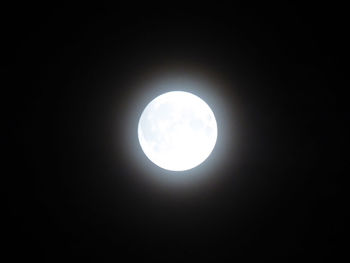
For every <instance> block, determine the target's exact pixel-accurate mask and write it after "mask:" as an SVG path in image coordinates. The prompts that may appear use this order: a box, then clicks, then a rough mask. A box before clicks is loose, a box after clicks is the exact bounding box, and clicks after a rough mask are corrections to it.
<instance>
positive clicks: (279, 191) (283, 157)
mask: <svg viewBox="0 0 350 263" xmlns="http://www.w3.org/2000/svg"><path fill="white" fill-rule="evenodd" d="M342 10H344V7H343V6H337V5H336V4H333V5H332V6H330V5H322V4H320V3H317V4H314V3H311V2H310V3H308V4H305V3H302V4H293V3H288V2H285V3H283V4H277V5H276V4H265V3H260V4H258V5H256V4H253V3H246V4H242V3H239V2H234V3H233V4H231V5H223V6H220V5H219V4H217V5H209V4H208V5H206V4H204V3H201V4H198V5H190V4H188V3H187V4H181V3H176V2H174V3H167V4H162V5H161V4H155V5H150V4H144V5H142V6H141V5H140V4H137V3H134V4H130V5H128V6H126V5H118V4H114V5H108V6H107V5H105V6H104V5H99V6H95V5H87V4H84V5H81V6H78V5H76V6H72V5H71V4H62V3H60V4H57V6H56V5H50V6H45V5H41V4H37V5H32V4H30V5H29V4H28V5H27V6H21V5H20V4H18V6H8V7H5V8H4V9H3V11H2V12H3V13H4V15H3V16H2V27H3V32H2V36H3V42H4V43H5V44H6V48H4V50H3V51H4V53H5V59H4V60H3V61H5V63H7V64H6V65H5V67H4V68H3V72H4V73H5V75H6V76H5V79H6V80H8V81H6V85H4V86H5V88H4V90H3V91H2V95H3V96H2V100H3V103H2V105H3V107H4V109H3V111H2V112H3V114H4V119H5V123H6V128H5V129H4V136H3V138H4V139H3V140H2V144H3V145H4V146H5V151H6V156H7V158H5V165H4V173H3V174H2V188H3V190H4V192H5V195H6V197H5V209H3V211H4V212H5V216H4V217H5V219H6V223H5V224H4V225H3V233H4V234H3V235H2V237H3V240H5V243H6V245H5V246H4V247H3V249H4V250H5V251H6V253H5V254H6V255H9V256H10V257H11V258H12V259H13V260H14V261H16V260H18V259H19V258H27V259H30V258H35V259H36V260H37V261H39V262H55V261H57V262H61V261H62V260H64V261H70V260H74V261H76V260H84V261H93V262H97V261H98V262H101V261H102V262H103V261H108V262H109V261H111V260H125V259H126V258H129V259H133V258H136V259H140V260H146V259H159V260H162V261H163V262H166V261H169V260H176V261H180V260H181V261H182V260H200V259H209V260H213V261H215V260H219V259H223V258H231V259H238V258H241V257H244V258H245V259H246V261H249V260H250V259H252V258H256V259H259V260H261V261H270V260H273V259H278V260H282V261H295V260H296V259H299V260H300V259H305V258H308V259H312V260H315V259H316V258H317V259H326V258H327V257H328V256H331V257H332V258H333V259H334V258H336V257H340V255H341V254H342V251H343V249H344V247H345V246H344V245H343V242H342V233H343V231H344V225H345V220H344V217H343V210H345V209H346V206H345V202H344V201H343V196H342V192H341V190H340V185H341V178H342V176H343V175H345V173H344V172H343V171H344V169H345V164H344V163H345V160H346V159H345V158H346V156H347V153H346V152H345V150H344V149H343V145H345V143H346V142H347V140H348V139H347V138H345V135H347V134H346V132H345V122H344V121H343V117H344V116H345V114H344V112H345V111H344V108H345V104H344V102H342V101H344V100H343V99H341V98H342V97H343V96H342V95H341V92H342V89H344V88H345V85H344V84H343V81H342V78H343V77H344V70H343V68H342V67H341V66H340V58H341V57H342V56H343V55H344V54H343V53H342V51H341V50H342V48H343V47H345V44H344V41H345V36H346V30H345V26H344V23H345V16H344V12H343V11H342ZM173 62H176V64H177V65H180V66H181V65H191V66H192V67H194V68H195V67H200V68H204V69H207V70H208V71H210V72H212V73H215V74H219V75H220V76H222V78H223V79H225V81H226V83H229V84H230V83H232V85H226V86H225V87H220V86H217V87H215V90H213V91H212V93H213V94H215V96H217V97H220V96H221V97H223V98H225V100H226V101H228V102H229V103H228V105H226V112H227V113H228V116H238V118H236V119H234V118H233V117H232V122H233V121H235V125H236V127H238V130H239V136H237V137H235V139H236V140H239V142H238V143H237V144H236V148H235V149H231V147H233V145H230V144H229V145H227V146H226V147H227V149H226V151H225V156H224V157H223V158H224V159H225V161H224V162H222V163H221V164H220V165H217V166H216V169H214V170H213V169H209V168H210V167H209V166H210V162H209V164H208V169H206V166H205V165H204V166H203V167H202V168H198V171H199V172H198V173H203V174H205V173H210V174H206V176H207V177H211V178H214V177H215V176H216V178H217V179H216V180H214V179H212V180H211V181H210V182H211V184H209V185H205V186H201V185H200V184H199V185H198V186H197V187H196V186H193V185H192V186H190V187H187V188H186V187H185V186H183V187H184V188H186V189H182V190H181V189H180V190H179V188H181V186H177V189H175V190H174V188H171V187H165V186H164V188H163V189H162V188H161V187H160V186H159V185H158V186H156V185H153V184H151V183H147V182H146V181H147V180H145V178H147V176H150V177H151V176H152V173H159V171H158V170H157V168H154V167H153V166H152V165H150V163H149V162H148V161H147V160H146V159H143V161H141V162H139V160H141V159H142V158H143V157H141V156H142V153H140V151H136V150H135V156H136V155H137V157H135V159H133V158H131V157H130V156H129V155H128V154H127V153H128V152H129V153H130V152H132V151H131V150H130V149H125V148H127V147H129V146H130V145H129V144H127V143H126V142H125V140H124V139H125V130H126V129H130V130H132V127H136V126H135V125H136V124H135V123H133V121H134V120H135V118H134V117H132V116H134V115H135V116H138V115H139V114H140V113H141V111H142V109H143V107H144V104H142V103H146V102H147V100H148V99H149V98H152V96H153V95H152V94H151V95H149V94H148V90H147V89H143V88H142V87H141V86H137V85H135V86H133V85H129V84H130V83H133V81H134V79H135V78H136V79H137V78H142V76H143V74H144V72H149V71H152V70H153V69H155V68H157V67H160V68H162V65H171V63H173ZM169 63H170V64H169ZM4 83H5V82H4ZM233 83H234V84H233ZM140 94H145V98H143V100H144V101H143V102H142V103H141V105H139V104H138V102H137V100H136V98H140ZM343 98H344V97H343ZM230 102H232V103H230ZM235 102H237V103H239V113H237V112H235V109H236V108H237V105H235ZM133 107H135V112H134V113H132V114H134V115H132V114H131V113H130V108H133ZM130 114H131V115H130ZM230 114H231V115H230ZM233 119H234V120H233ZM225 121H226V122H230V121H231V120H230V119H226V120H225ZM219 124H220V123H219ZM130 125H131V126H130ZM133 125H134V126H133ZM129 126H130V127H129ZM219 128H220V126H219ZM135 132H136V131H135ZM225 133H226V134H230V133H231V131H225ZM232 133H235V131H232ZM135 135H136V133H135V134H134V133H131V134H130V137H131V138H133V140H137V138H136V137H132V136H135ZM116 149H117V150H116ZM233 153H235V154H233ZM214 160H218V161H219V157H217V159H214ZM211 163H212V164H214V162H213V161H212V162H211ZM207 171H208V172H207ZM163 172H164V171H163ZM164 174H165V176H169V174H167V175H166V172H164ZM141 178H142V179H141Z"/></svg>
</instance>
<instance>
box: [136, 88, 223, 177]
mask: <svg viewBox="0 0 350 263" xmlns="http://www.w3.org/2000/svg"><path fill="white" fill-rule="evenodd" d="M138 137H139V141H140V144H141V148H142V150H143V151H144V153H145V154H146V156H147V157H148V158H149V159H150V160H151V161H152V162H153V163H155V164H156V165H158V166H159V167H162V168H164V169H167V170H171V171H184V170H189V169H191V168H194V167H196V166H198V165H199V164H201V163H202V162H203V161H204V160H205V159H207V158H208V156H209V155H210V153H211V152H212V150H213V149H214V146H215V143H216V138H217V124H216V120H215V116H214V113H213V112H212V110H211V109H210V108H209V106H208V105H207V104H206V103H205V102H204V101H203V100H202V99H200V98H199V97H197V96H195V95H193V94H191V93H188V92H183V91H172V92H168V93H165V94H162V95H160V96H158V97H156V98H155V99H154V100H152V101H151V102H150V103H149V104H148V105H147V107H146V108H145V109H144V111H143V113H142V115H141V118H140V120H139V124H138Z"/></svg>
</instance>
